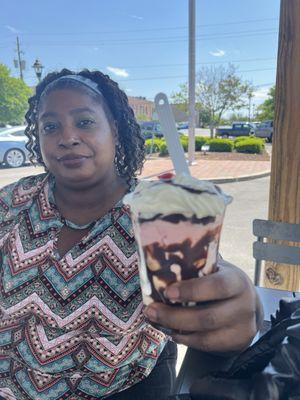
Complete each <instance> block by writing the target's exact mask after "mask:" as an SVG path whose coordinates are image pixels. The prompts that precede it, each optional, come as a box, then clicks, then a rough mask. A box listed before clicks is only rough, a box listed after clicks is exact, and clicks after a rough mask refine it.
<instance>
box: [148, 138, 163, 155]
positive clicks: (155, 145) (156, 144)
mask: <svg viewBox="0 0 300 400" xmlns="http://www.w3.org/2000/svg"><path fill="white" fill-rule="evenodd" d="M161 142H162V139H157V138H156V139H154V140H153V148H152V153H158V152H159V148H160V145H161ZM151 146H152V139H146V140H145V148H146V154H150V152H151Z"/></svg>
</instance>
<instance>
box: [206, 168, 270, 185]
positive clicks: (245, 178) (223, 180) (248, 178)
mask: <svg viewBox="0 0 300 400" xmlns="http://www.w3.org/2000/svg"><path fill="white" fill-rule="evenodd" d="M270 174H271V171H264V172H259V173H258V174H252V175H241V176H237V177H228V178H208V179H203V180H204V181H211V182H213V183H230V182H242V181H251V180H253V179H258V178H264V177H266V176H270Z"/></svg>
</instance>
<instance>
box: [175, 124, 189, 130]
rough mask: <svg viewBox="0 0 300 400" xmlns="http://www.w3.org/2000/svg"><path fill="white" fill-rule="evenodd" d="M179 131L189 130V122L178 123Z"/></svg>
mask: <svg viewBox="0 0 300 400" xmlns="http://www.w3.org/2000/svg"><path fill="white" fill-rule="evenodd" d="M177 129H189V123H188V122H178V124H177Z"/></svg>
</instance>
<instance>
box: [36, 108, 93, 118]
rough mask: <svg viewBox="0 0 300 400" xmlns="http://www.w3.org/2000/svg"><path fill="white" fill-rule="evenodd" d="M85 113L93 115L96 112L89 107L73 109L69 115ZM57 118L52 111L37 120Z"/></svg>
mask: <svg viewBox="0 0 300 400" xmlns="http://www.w3.org/2000/svg"><path fill="white" fill-rule="evenodd" d="M86 111H88V112H90V113H93V114H96V111H95V110H93V109H92V108H89V107H80V108H74V109H73V110H71V111H70V112H69V113H70V114H71V115H73V114H79V113H81V112H86ZM57 116H58V113H56V112H53V111H48V112H45V113H43V114H42V115H41V116H40V117H39V119H45V118H48V117H57Z"/></svg>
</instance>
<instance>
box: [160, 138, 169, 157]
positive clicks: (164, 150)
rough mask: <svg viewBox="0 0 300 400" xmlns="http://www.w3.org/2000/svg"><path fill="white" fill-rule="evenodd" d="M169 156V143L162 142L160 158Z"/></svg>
mask: <svg viewBox="0 0 300 400" xmlns="http://www.w3.org/2000/svg"><path fill="white" fill-rule="evenodd" d="M167 155H169V151H168V146H167V143H166V142H164V141H162V142H161V144H160V147H159V156H160V157H163V156H167Z"/></svg>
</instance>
